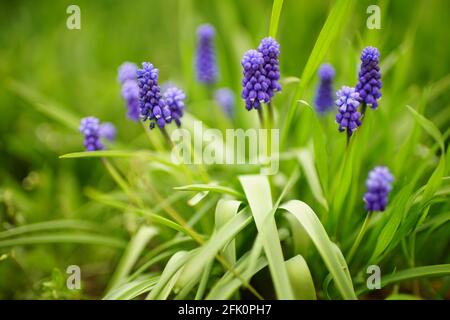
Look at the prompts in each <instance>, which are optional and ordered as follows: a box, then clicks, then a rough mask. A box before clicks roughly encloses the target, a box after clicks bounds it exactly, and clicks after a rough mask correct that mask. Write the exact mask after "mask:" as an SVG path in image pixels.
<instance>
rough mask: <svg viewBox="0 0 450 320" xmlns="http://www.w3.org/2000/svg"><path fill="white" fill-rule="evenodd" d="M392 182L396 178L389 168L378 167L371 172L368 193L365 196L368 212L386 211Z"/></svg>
mask: <svg viewBox="0 0 450 320" xmlns="http://www.w3.org/2000/svg"><path fill="white" fill-rule="evenodd" d="M392 181H394V177H393V176H392V174H391V172H390V171H389V169H388V168H387V167H381V166H378V167H375V168H374V169H373V170H372V171H370V172H369V177H368V178H367V181H366V186H367V192H366V194H365V195H364V201H365V203H366V210H367V211H384V209H385V208H386V205H387V202H388V195H389V192H390V191H391V189H392V185H391V184H392Z"/></svg>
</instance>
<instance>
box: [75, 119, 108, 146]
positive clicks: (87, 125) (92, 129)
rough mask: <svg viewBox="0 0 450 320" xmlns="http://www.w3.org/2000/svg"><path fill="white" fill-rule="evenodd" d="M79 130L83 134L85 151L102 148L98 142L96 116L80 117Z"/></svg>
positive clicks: (98, 133) (98, 132) (98, 123)
mask: <svg viewBox="0 0 450 320" xmlns="http://www.w3.org/2000/svg"><path fill="white" fill-rule="evenodd" d="M80 132H81V133H82V134H83V135H84V147H85V148H86V150H87V151H95V150H103V148H104V147H103V144H102V143H101V142H100V121H99V120H98V119H97V118H96V117H86V118H83V119H81V122H80Z"/></svg>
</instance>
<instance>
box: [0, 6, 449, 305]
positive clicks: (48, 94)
mask: <svg viewBox="0 0 450 320" xmlns="http://www.w3.org/2000/svg"><path fill="white" fill-rule="evenodd" d="M284 2H285V3H284V7H283V11H282V15H281V20H280V25H279V30H278V36H277V38H278V40H279V42H280V44H281V48H282V49H281V50H282V53H281V73H282V76H283V77H291V76H294V77H300V75H301V73H302V70H303V68H304V66H305V63H306V61H307V58H308V56H309V54H310V52H311V50H312V48H313V46H314V43H315V40H316V38H317V36H318V34H319V32H320V30H321V28H322V26H323V23H324V21H325V19H326V17H327V15H328V13H329V9H330V7H331V5H332V3H333V1H326V0H320V1H302V0H285V1H284ZM70 4H77V5H78V6H79V7H80V8H81V30H68V29H67V28H66V19H67V17H68V14H67V13H66V8H67V7H68V5H70ZM371 4H377V5H379V6H380V7H381V30H369V29H367V27H366V19H367V17H368V14H367V13H366V8H367V6H368V5H371ZM271 8H272V2H271V1H270V0H246V1H241V0H221V1H218V0H217V1H216V0H214V1H212V0H203V1H201V0H198V1H197V0H195V1H194V0H164V1H162V0H159V1H158V0H151V1H148V0H145V1H144V0H136V1H112V0H111V1H107V0H99V1H87V0H85V1H82V0H77V1H75V2H74V1H44V0H41V1H31V0H30V1H24V0H19V1H1V3H0V231H1V230H5V229H8V228H11V227H12V226H20V225H25V224H29V223H35V222H41V221H47V220H52V219H62V218H67V219H80V220H85V221H95V222H98V223H101V224H102V225H103V230H101V231H102V232H104V233H105V234H108V235H117V236H119V237H122V236H123V237H126V236H127V233H128V231H129V230H130V229H133V226H132V223H133V222H132V220H130V221H128V220H127V216H126V215H125V216H123V215H118V214H117V213H116V212H115V211H114V209H111V208H108V207H105V206H102V205H101V204H99V203H97V202H94V201H92V200H90V199H89V198H88V197H86V195H85V192H86V188H87V187H89V186H91V185H95V186H96V187H98V188H100V189H102V190H113V186H114V183H113V182H112V181H111V179H110V178H109V177H108V176H107V175H106V174H105V173H104V170H102V169H101V168H100V167H101V164H100V163H99V162H98V161H83V160H82V161H66V160H61V159H58V156H59V155H61V154H65V153H68V152H73V151H80V150H82V137H81V135H80V134H78V132H77V131H76V127H75V128H74V123H77V122H78V121H79V119H80V118H81V117H83V116H86V115H95V116H97V117H99V118H100V119H102V120H104V121H110V122H113V123H114V124H115V125H116V127H117V129H118V141H119V143H120V144H121V145H122V146H127V145H133V146H135V147H136V148H139V147H141V148H146V145H147V141H146V139H145V136H144V135H143V134H142V127H141V126H139V125H136V124H134V123H132V122H130V121H127V120H125V118H124V116H125V107H124V103H123V101H122V100H121V97H120V93H119V90H120V88H119V84H118V82H117V68H118V66H119V65H120V64H121V63H122V62H124V61H133V62H136V63H140V62H141V61H152V62H153V63H154V64H155V65H157V67H158V68H159V69H160V78H161V80H162V82H164V81H173V82H175V83H178V84H179V85H180V86H181V87H183V88H184V89H185V91H186V92H187V96H188V103H187V108H188V110H189V111H190V112H191V113H192V114H194V115H196V116H198V117H202V118H203V119H206V121H209V124H210V125H212V126H214V125H215V123H214V118H213V115H211V113H210V112H209V111H208V109H207V107H208V106H205V105H204V104H198V103H197V104H196V101H198V100H199V98H200V97H202V96H203V95H204V94H205V92H203V88H201V87H200V86H199V85H198V84H197V83H196V82H195V77H194V72H193V70H194V69H193V52H194V48H195V29H196V27H197V26H198V25H199V24H201V23H205V22H208V23H211V24H213V25H214V26H215V28H216V30H217V39H216V47H217V50H218V59H219V70H220V79H219V86H228V87H231V88H232V89H233V90H234V91H235V93H236V95H238V96H239V94H240V92H239V86H240V72H241V67H240V63H239V61H240V59H241V57H242V54H243V53H244V52H245V51H246V50H248V49H250V48H253V47H256V46H257V44H258V43H259V41H260V39H261V38H263V37H264V36H266V35H267V33H268V28H269V22H270V13H271ZM449 14H450V3H449V2H448V1H447V0H433V1H417V0H415V1H408V0H395V1H376V0H370V1H366V0H364V1H357V3H356V4H355V7H354V8H353V14H352V16H349V17H347V22H346V24H345V30H342V31H341V36H340V37H339V39H338V41H336V42H335V43H333V46H332V49H331V50H330V52H329V53H328V54H327V61H329V62H331V63H332V64H333V65H334V66H335V68H336V71H337V79H336V83H337V85H343V84H346V83H347V82H351V83H354V82H355V81H356V76H357V66H358V55H359V52H360V50H361V49H362V48H363V47H364V46H366V45H369V44H370V45H375V46H377V47H378V48H379V49H380V52H381V56H382V69H383V72H385V73H384V74H383V77H384V78H383V81H384V82H383V84H384V88H388V89H385V90H386V91H384V92H383V94H384V95H386V93H387V92H388V93H389V94H390V98H389V106H386V107H389V108H392V109H393V110H395V112H392V113H390V115H392V114H394V115H398V116H399V117H401V114H402V113H404V112H406V111H405V108H404V106H405V105H406V104H411V105H416V104H417V100H418V99H419V97H420V93H421V92H422V90H423V88H425V87H429V88H430V92H431V93H430V95H431V96H430V97H429V99H428V103H427V105H426V109H425V115H426V117H428V118H429V119H431V120H432V121H433V122H434V123H435V124H436V125H437V126H438V128H439V129H440V130H441V132H445V131H446V130H447V129H448V126H449V124H450V93H449V90H448V88H449V86H450V73H449V71H450V65H449V64H450V59H449V57H450V46H449V45H448V43H449V36H448V30H449V27H450V16H449ZM394 66H395V68H394ZM313 92H314V86H310V87H308V89H307V93H306V94H305V99H306V100H308V101H312V96H313ZM190 102H192V103H191V104H190ZM47 106H52V108H50V109H49V108H47ZM55 110H56V111H55ZM236 112H237V116H236V119H235V120H234V125H235V126H240V127H241V126H242V127H246V126H249V125H251V124H252V122H253V121H255V120H256V115H255V114H251V115H248V114H247V113H246V111H245V110H244V107H243V104H242V103H241V102H240V101H239V103H238V106H237V110H236ZM381 112H383V111H381ZM58 119H63V120H62V121H58ZM67 119H69V120H67ZM70 119H71V120H73V121H71V120H70ZM405 122H406V123H407V122H408V121H407V120H405ZM386 125H387V124H383V123H380V124H379V127H378V129H379V130H383V128H384V127H385V126H386ZM405 125H407V124H405ZM392 139H393V140H392V141H393V142H392V143H398V144H401V143H403V141H397V140H395V139H396V138H395V137H392ZM128 223H129V224H131V225H129V224H128ZM124 226H125V227H124ZM444 245H445V244H444ZM119 253H120V252H119V251H117V250H116V249H112V248H105V247H102V246H98V247H97V246H84V245H73V244H45V245H35V246H15V247H12V248H11V247H5V248H2V247H0V299H5V298H13V299H17V298H80V297H81V296H80V293H78V292H75V293H74V292H71V291H69V290H66V289H65V268H66V267H67V265H69V264H77V265H83V277H86V278H85V281H84V284H85V285H86V288H85V290H84V291H83V297H84V298H86V297H90V298H99V297H101V294H102V292H103V290H104V288H105V283H106V280H107V279H108V276H109V275H110V273H111V270H112V269H113V268H114V266H115V263H116V262H117V259H118V258H119ZM447 260H448V258H447ZM437 262H443V261H437Z"/></svg>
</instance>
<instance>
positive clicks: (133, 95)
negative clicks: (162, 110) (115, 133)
mask: <svg viewBox="0 0 450 320" xmlns="http://www.w3.org/2000/svg"><path fill="white" fill-rule="evenodd" d="M121 95H122V98H123V99H124V100H125V101H126V103H127V109H128V111H127V116H128V118H129V119H131V120H133V121H138V120H139V86H138V84H137V80H127V81H125V82H124V83H123V85H122V90H121Z"/></svg>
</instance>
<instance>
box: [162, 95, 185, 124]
mask: <svg viewBox="0 0 450 320" xmlns="http://www.w3.org/2000/svg"><path fill="white" fill-rule="evenodd" d="M163 98H164V101H165V104H166V105H167V106H168V107H169V109H170V112H171V117H172V119H173V120H175V123H176V124H177V126H178V127H179V126H181V121H180V119H181V117H182V116H183V114H184V99H186V95H185V94H184V92H183V91H182V90H180V89H178V88H177V87H175V86H173V87H170V88H168V89H166V91H165V92H164V93H163Z"/></svg>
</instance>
